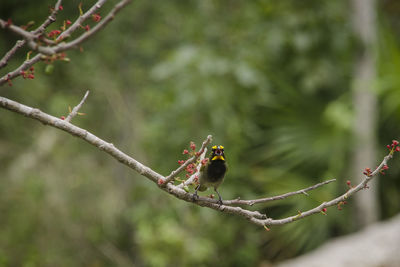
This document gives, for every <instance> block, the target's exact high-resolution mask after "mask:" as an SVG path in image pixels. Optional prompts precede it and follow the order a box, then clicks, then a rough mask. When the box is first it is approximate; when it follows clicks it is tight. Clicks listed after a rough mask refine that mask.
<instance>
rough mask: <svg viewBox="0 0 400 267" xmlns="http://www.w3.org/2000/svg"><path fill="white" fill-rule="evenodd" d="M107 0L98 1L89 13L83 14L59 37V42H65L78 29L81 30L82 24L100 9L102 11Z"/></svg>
mask: <svg viewBox="0 0 400 267" xmlns="http://www.w3.org/2000/svg"><path fill="white" fill-rule="evenodd" d="M106 1H107V0H99V1H97V2H96V3H95V4H94V5H93V6H92V7H91V8H90V9H89V10H88V11H86V12H85V13H83V14H82V16H79V17H78V18H77V19H76V20H75V22H74V23H72V25H71V26H69V28H68V29H66V30H65V31H63V32H62V33H61V34H60V35H59V36H58V37H57V41H61V40H64V39H65V38H67V37H69V36H71V34H72V33H73V32H74V31H76V30H77V29H80V28H81V27H82V23H83V22H84V21H85V20H86V19H88V18H90V17H91V16H92V15H93V14H94V13H95V12H96V11H97V10H98V9H100V8H101V7H102V6H103V5H104V3H105V2H106Z"/></svg>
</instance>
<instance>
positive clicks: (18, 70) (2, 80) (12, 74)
mask: <svg viewBox="0 0 400 267" xmlns="http://www.w3.org/2000/svg"><path fill="white" fill-rule="evenodd" d="M42 56H43V55H42V54H40V53H39V54H37V55H36V56H34V57H33V58H31V59H29V60H25V61H24V62H23V63H22V64H21V65H20V66H19V67H18V68H16V69H15V70H13V71H11V72H9V73H7V74H6V75H4V76H3V77H1V78H0V85H3V84H5V83H6V82H7V81H8V80H12V79H13V78H15V77H17V76H18V75H20V74H21V71H23V70H26V69H28V68H29V67H31V66H32V65H33V64H35V63H36V62H38V61H40V60H41V59H42Z"/></svg>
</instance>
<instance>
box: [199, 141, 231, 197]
mask: <svg viewBox="0 0 400 267" xmlns="http://www.w3.org/2000/svg"><path fill="white" fill-rule="evenodd" d="M226 171H227V167H226V162H225V154H224V147H223V146H221V145H219V146H213V147H212V150H211V156H210V159H209V160H208V162H207V163H206V165H204V166H202V167H201V168H200V177H199V185H198V186H197V187H196V191H195V192H194V195H193V198H195V199H197V198H198V197H199V196H198V195H197V191H198V190H199V191H205V190H206V189H207V188H208V187H211V186H212V187H214V190H215V192H217V194H218V197H219V199H218V202H219V204H221V205H222V198H221V195H220V194H219V192H218V191H217V188H218V186H219V185H220V184H221V183H222V182H223V180H224V176H225V173H226Z"/></svg>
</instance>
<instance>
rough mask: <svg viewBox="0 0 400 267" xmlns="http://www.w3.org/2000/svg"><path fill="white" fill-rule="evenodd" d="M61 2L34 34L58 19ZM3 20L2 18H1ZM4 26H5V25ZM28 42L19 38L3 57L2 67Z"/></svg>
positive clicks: (58, 2) (39, 32)
mask: <svg viewBox="0 0 400 267" xmlns="http://www.w3.org/2000/svg"><path fill="white" fill-rule="evenodd" d="M61 2H62V0H58V1H57V3H56V5H55V7H54V9H53V11H52V12H51V14H50V16H48V18H47V19H46V20H45V21H44V22H43V23H42V24H41V25H40V26H39V27H38V28H37V29H36V30H34V31H33V32H31V33H32V34H33V35H35V36H36V35H38V34H42V33H43V32H44V31H45V30H46V28H47V27H48V26H49V25H50V24H51V23H53V22H54V21H56V16H57V12H58V10H59V8H60V6H61ZM0 20H1V19H0ZM3 28H4V27H3ZM25 44H26V40H25V39H24V40H18V41H17V42H16V43H15V45H14V46H13V48H11V49H10V50H9V51H8V52H7V53H6V55H5V56H4V57H3V58H2V59H1V61H0V69H2V68H3V67H5V66H6V65H7V63H8V61H9V60H10V58H11V57H12V56H14V54H15V53H16V52H17V50H18V49H20V48H21V47H23V46H24V45H25Z"/></svg>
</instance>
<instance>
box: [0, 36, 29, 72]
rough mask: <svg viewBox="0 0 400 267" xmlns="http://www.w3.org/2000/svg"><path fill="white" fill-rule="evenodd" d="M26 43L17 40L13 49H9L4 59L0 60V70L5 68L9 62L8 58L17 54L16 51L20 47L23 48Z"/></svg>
mask: <svg viewBox="0 0 400 267" xmlns="http://www.w3.org/2000/svg"><path fill="white" fill-rule="evenodd" d="M25 43H26V40H18V41H17V42H16V43H15V45H14V46H13V48H11V49H10V50H9V51H8V52H7V53H6V54H5V55H4V57H3V58H2V59H1V60H0V69H2V68H3V67H5V66H7V63H8V61H9V60H10V58H11V57H12V56H14V54H15V53H16V52H17V50H18V49H20V48H21V47H23V46H24V45H25Z"/></svg>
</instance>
